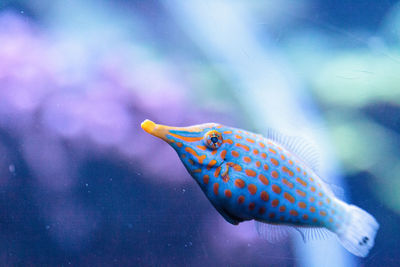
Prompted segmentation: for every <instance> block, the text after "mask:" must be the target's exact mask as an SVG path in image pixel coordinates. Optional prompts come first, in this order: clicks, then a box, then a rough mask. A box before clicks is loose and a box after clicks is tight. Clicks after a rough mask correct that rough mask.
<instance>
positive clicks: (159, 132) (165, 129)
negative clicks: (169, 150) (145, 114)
mask: <svg viewBox="0 0 400 267" xmlns="http://www.w3.org/2000/svg"><path fill="white" fill-rule="evenodd" d="M141 127H142V129H143V130H145V131H146V132H147V133H149V134H151V135H154V136H155V137H158V138H161V139H162V140H164V141H166V142H168V143H171V142H172V141H173V140H171V139H169V138H168V137H167V134H168V135H171V136H175V137H178V139H182V140H183V141H186V139H189V140H191V139H196V140H197V139H199V140H200V139H201V138H185V137H182V136H180V135H177V134H173V133H171V132H170V131H171V130H173V131H183V132H201V131H203V129H201V128H200V127H199V126H190V127H173V126H167V125H161V124H156V123H154V122H152V121H151V120H145V121H143V122H142V124H141Z"/></svg>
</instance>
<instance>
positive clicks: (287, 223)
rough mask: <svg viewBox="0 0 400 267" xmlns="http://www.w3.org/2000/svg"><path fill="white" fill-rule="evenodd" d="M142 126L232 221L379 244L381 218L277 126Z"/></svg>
mask: <svg viewBox="0 0 400 267" xmlns="http://www.w3.org/2000/svg"><path fill="white" fill-rule="evenodd" d="M141 127H142V128H143V130H144V131H146V132H147V133H149V134H151V135H153V136H156V137H158V138H160V139H162V140H164V141H165V142H167V143H168V144H169V145H170V146H172V148H173V149H174V150H175V151H176V152H177V154H178V156H179V158H180V160H181V161H182V163H183V165H184V166H185V168H186V170H187V171H188V172H189V174H190V175H191V176H192V177H193V178H194V180H195V181H196V182H197V184H198V185H199V186H200V188H201V190H202V191H203V192H204V194H205V195H206V197H207V198H208V200H209V201H210V202H211V204H212V205H213V206H214V208H215V209H216V210H217V211H218V212H219V213H220V214H221V215H222V217H223V218H224V219H225V220H226V221H227V222H229V223H231V224H233V225H238V224H239V223H241V222H244V221H250V220H254V221H255V222H256V230H257V232H258V233H259V234H260V235H261V236H262V237H264V238H265V239H267V240H268V241H270V242H276V241H279V240H280V239H282V237H285V236H286V235H287V234H288V233H289V232H291V231H296V232H299V233H300V234H301V235H302V237H303V240H304V241H307V240H310V239H313V238H324V237H326V236H327V235H329V234H334V235H336V236H337V238H338V240H339V242H340V243H341V244H342V245H343V246H344V248H345V249H347V250H348V251H349V252H351V253H352V254H354V255H356V256H359V257H366V256H367V255H368V253H369V251H370V249H371V248H372V247H373V246H374V242H375V236H376V233H377V231H378V229H379V224H378V222H377V221H376V220H375V218H374V217H373V216H372V215H370V214H369V213H368V212H366V211H364V210H362V209H361V208H359V207H357V206H355V205H351V204H348V203H346V202H344V201H343V200H341V199H339V198H338V197H336V196H335V194H334V192H333V190H332V189H331V185H330V184H328V183H326V182H325V181H324V180H323V179H322V178H321V177H320V176H319V175H318V174H317V166H316V160H315V159H316V156H315V153H313V152H311V151H312V150H311V149H309V146H308V145H305V144H304V143H303V141H302V140H301V139H299V138H292V137H287V136H284V135H282V134H280V133H278V132H277V131H273V130H270V131H268V133H267V134H266V136H265V137H264V136H262V135H260V134H255V133H252V132H249V131H246V130H243V129H238V128H233V127H228V126H225V125H222V124H218V123H204V124H198V125H194V126H189V127H172V126H166V125H161V124H156V123H154V122H152V121H150V120H145V121H143V123H142V124H141Z"/></svg>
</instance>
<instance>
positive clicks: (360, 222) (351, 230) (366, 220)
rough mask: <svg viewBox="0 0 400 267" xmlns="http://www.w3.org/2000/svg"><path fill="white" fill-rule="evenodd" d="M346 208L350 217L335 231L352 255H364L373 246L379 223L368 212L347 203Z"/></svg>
mask: <svg viewBox="0 0 400 267" xmlns="http://www.w3.org/2000/svg"><path fill="white" fill-rule="evenodd" d="M347 209H348V213H347V214H348V216H349V217H350V218H349V220H348V221H347V224H345V225H343V227H341V228H340V229H339V231H338V232H337V234H338V237H339V240H340V242H341V243H342V245H343V246H344V247H345V248H346V249H347V250H348V251H350V252H351V253H353V254H354V255H356V256H359V257H365V256H367V255H368V252H369V250H370V249H371V248H372V247H373V246H374V240H375V235H376V231H378V228H379V224H378V222H377V221H376V220H375V218H374V217H372V216H371V215H370V214H369V213H368V212H366V211H364V210H362V209H360V208H358V207H356V206H353V205H349V206H347Z"/></svg>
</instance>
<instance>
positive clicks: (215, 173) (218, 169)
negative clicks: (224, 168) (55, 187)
mask: <svg viewBox="0 0 400 267" xmlns="http://www.w3.org/2000/svg"><path fill="white" fill-rule="evenodd" d="M220 172H221V167H217V168H216V169H215V172H214V177H215V178H217V177H218V176H219V173H220Z"/></svg>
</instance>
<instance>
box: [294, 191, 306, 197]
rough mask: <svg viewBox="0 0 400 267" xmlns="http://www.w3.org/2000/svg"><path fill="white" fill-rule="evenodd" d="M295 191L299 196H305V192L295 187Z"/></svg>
mask: <svg viewBox="0 0 400 267" xmlns="http://www.w3.org/2000/svg"><path fill="white" fill-rule="evenodd" d="M296 193H297V194H298V195H299V196H302V197H305V196H306V192H304V191H301V190H299V189H296Z"/></svg>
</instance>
